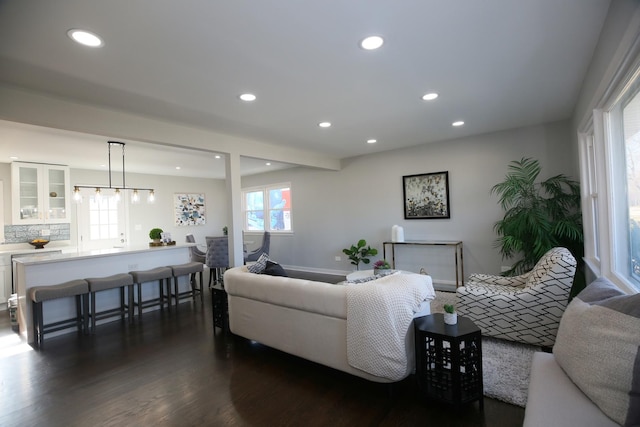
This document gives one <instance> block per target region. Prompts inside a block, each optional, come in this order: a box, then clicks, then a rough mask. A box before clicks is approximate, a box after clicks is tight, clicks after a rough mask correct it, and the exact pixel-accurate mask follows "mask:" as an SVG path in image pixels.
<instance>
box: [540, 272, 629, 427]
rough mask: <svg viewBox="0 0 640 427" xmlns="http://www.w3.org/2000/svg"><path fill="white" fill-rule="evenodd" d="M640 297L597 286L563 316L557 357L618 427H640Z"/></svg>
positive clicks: (607, 284)
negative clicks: (623, 426)
mask: <svg viewBox="0 0 640 427" xmlns="http://www.w3.org/2000/svg"><path fill="white" fill-rule="evenodd" d="M639 331H640V294H633V295H628V294H625V293H624V292H622V291H621V290H620V289H618V288H617V287H616V286H615V285H614V284H613V283H611V282H610V281H608V280H607V279H604V278H600V279H597V280H595V281H594V282H593V283H591V284H590V285H589V286H587V287H586V288H585V289H584V290H583V291H582V292H580V293H579V294H578V295H577V296H576V297H575V298H574V299H573V300H572V301H571V303H570V304H569V306H568V307H567V309H566V310H565V312H564V314H563V316H562V320H561V321H560V328H559V329H558V336H557V338H556V343H555V345H554V347H553V354H554V356H555V358H556V360H557V361H558V364H559V365H560V366H561V367H562V369H563V370H564V371H565V372H566V374H567V375H568V376H569V378H571V380H572V381H573V382H574V383H575V384H576V385H577V386H578V387H579V388H580V390H582V392H583V393H584V394H586V395H587V396H588V397H589V399H591V400H592V401H593V402H594V403H595V404H596V405H598V407H599V408H600V410H602V412H604V413H605V414H606V415H607V416H608V417H609V418H611V419H613V420H614V421H615V422H617V423H619V424H621V425H625V426H630V425H634V426H635V425H640V354H639V349H640V332H639Z"/></svg>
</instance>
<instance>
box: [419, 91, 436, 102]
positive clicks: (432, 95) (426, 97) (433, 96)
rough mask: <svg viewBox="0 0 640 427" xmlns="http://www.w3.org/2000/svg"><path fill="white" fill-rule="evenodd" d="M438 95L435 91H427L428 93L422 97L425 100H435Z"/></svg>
mask: <svg viewBox="0 0 640 427" xmlns="http://www.w3.org/2000/svg"><path fill="white" fill-rule="evenodd" d="M437 97H438V94H437V93H435V92H432V93H426V94H424V95H422V99H423V100H425V101H433V100H434V99H436V98H437Z"/></svg>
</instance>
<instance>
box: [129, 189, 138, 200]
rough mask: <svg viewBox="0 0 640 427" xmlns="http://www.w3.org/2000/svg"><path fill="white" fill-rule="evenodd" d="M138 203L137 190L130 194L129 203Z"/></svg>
mask: <svg viewBox="0 0 640 427" xmlns="http://www.w3.org/2000/svg"><path fill="white" fill-rule="evenodd" d="M139 201H140V195H139V194H138V190H137V189H136V190H133V192H132V193H131V203H138V202H139Z"/></svg>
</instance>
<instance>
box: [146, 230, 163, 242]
mask: <svg viewBox="0 0 640 427" xmlns="http://www.w3.org/2000/svg"><path fill="white" fill-rule="evenodd" d="M162 233H163V231H162V228H152V229H151V231H149V238H150V239H151V240H152V241H153V242H154V243H160V242H161V241H162Z"/></svg>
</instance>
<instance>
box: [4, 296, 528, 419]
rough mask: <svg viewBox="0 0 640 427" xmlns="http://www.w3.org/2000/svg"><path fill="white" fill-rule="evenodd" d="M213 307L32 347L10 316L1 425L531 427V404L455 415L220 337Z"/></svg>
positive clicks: (409, 387) (409, 384)
mask: <svg viewBox="0 0 640 427" xmlns="http://www.w3.org/2000/svg"><path fill="white" fill-rule="evenodd" d="M210 298H211V296H210V294H209V292H208V291H207V293H206V295H205V304H204V306H203V305H201V304H200V303H196V304H195V305H194V304H193V303H183V304H181V305H180V307H179V309H178V310H177V312H176V311H175V310H174V311H173V312H172V313H171V314H169V313H168V312H164V313H163V312H160V311H156V312H150V313H145V314H144V315H143V319H142V320H143V321H142V322H138V323H136V324H135V325H132V326H126V325H122V324H121V323H120V322H112V323H109V324H106V325H101V326H99V327H98V331H97V334H96V335H95V336H90V337H87V336H85V337H78V335H77V334H67V335H65V336H61V337H54V338H50V339H47V337H45V346H46V347H45V350H43V351H36V350H34V349H32V348H31V347H30V346H28V345H26V344H25V343H24V341H23V340H21V339H20V338H19V336H18V335H17V334H16V333H15V332H14V331H13V330H12V329H11V327H10V324H9V316H8V314H7V312H6V311H3V312H0V426H104V425H107V426H148V425H163V426H165V425H167V426H426V425H430V426H434V425H439V426H500V427H509V426H520V425H522V420H523V417H524V410H523V409H522V408H519V407H516V406H512V405H509V404H506V403H502V402H499V401H496V400H492V399H485V409H484V413H482V412H480V410H479V409H478V404H477V403H474V404H470V405H467V406H463V407H461V408H458V409H456V408H453V407H450V406H448V405H442V404H438V403H434V402H430V401H428V400H426V399H424V398H423V397H422V396H421V395H420V393H419V391H418V389H417V387H416V384H415V380H414V378H412V377H409V378H408V379H406V380H405V381H402V382H401V383H399V384H397V386H396V387H395V389H394V393H393V394H392V395H389V394H388V391H389V389H388V388H387V387H386V386H383V385H380V384H376V383H372V382H369V381H366V380H363V379H360V378H357V377H354V376H351V375H348V374H345V373H342V372H340V371H336V370H333V369H330V368H326V367H324V366H321V365H318V364H315V363H311V362H308V361H306V360H303V359H300V358H297V357H294V356H290V355H288V354H285V353H282V352H280V351H277V350H274V349H271V348H268V347H265V346H263V345H260V344H257V343H253V342H250V341H248V340H245V339H243V338H240V337H236V336H232V335H225V334H223V333H222V332H221V331H220V330H219V329H216V330H215V331H214V329H213V326H212V317H211V300H210Z"/></svg>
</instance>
